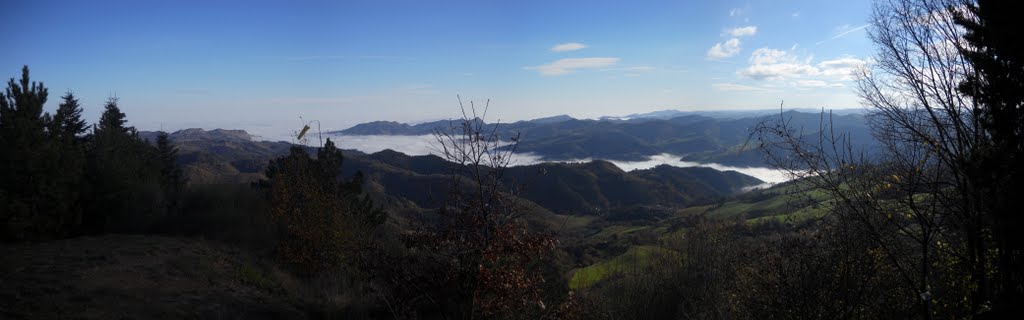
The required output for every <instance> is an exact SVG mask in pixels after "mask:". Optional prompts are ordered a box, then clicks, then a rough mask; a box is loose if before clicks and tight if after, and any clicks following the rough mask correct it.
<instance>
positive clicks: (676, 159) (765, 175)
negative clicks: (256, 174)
mask: <svg viewBox="0 0 1024 320" xmlns="http://www.w3.org/2000/svg"><path fill="white" fill-rule="evenodd" d="M332 138H333V140H335V141H336V142H335V143H337V144H338V146H339V147H340V148H341V149H354V150H359V151H362V152H366V153H375V152H380V151H384V150H387V149H391V150H395V151H398V152H401V153H404V154H407V155H414V156H422V155H428V154H438V152H437V145H438V143H437V139H435V138H434V136H432V135H422V136H391V135H365V136H341V135H339V136H332ZM681 158H682V157H681V156H677V155H672V154H667V153H665V154H659V155H654V156H651V157H650V158H649V159H647V160H643V161H619V160H605V161H608V162H611V163H614V164H615V165H616V166H618V167H619V168H621V169H622V170H625V171H630V170H638V169H649V168H653V167H656V166H658V165H662V164H667V165H670V166H675V167H707V168H712V169H715V170H721V171H730V170H731V171H737V172H740V173H743V174H746V175H750V176H752V177H755V178H758V179H761V180H763V181H765V182H767V183H769V184H773V183H780V182H785V181H789V180H790V179H791V177H790V176H789V175H788V174H787V173H786V172H784V171H782V170H778V169H772V168H762V167H733V166H727V165H722V164H717V163H701V162H692V161H683V160H681ZM592 160H596V159H593V158H584V159H567V160H559V161H549V160H543V159H542V157H541V156H539V155H536V154H531V153H518V154H516V155H515V156H514V159H513V163H512V165H516V166H525V165H532V164H537V163H543V162H589V161H592ZM602 160H604V159H602Z"/></svg>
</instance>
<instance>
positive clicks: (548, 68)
mask: <svg viewBox="0 0 1024 320" xmlns="http://www.w3.org/2000/svg"><path fill="white" fill-rule="evenodd" d="M618 62H619V58H607V57H602V58H570V59H560V60H557V61H555V62H552V63H548V64H545V65H540V66H534V67H524V69H527V70H537V71H539V72H540V74H541V75H545V76H559V75H564V74H570V73H573V72H575V71H576V70H579V69H600V68H607V67H610V66H612V65H615V64H616V63H618Z"/></svg>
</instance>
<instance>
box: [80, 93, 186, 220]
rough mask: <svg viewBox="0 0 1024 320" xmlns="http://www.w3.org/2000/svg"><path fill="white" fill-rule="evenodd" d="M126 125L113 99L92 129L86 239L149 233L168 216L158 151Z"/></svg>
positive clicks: (88, 172) (108, 102)
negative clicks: (96, 235) (89, 235)
mask: <svg viewBox="0 0 1024 320" xmlns="http://www.w3.org/2000/svg"><path fill="white" fill-rule="evenodd" d="M127 122H128V121H127V120H126V116H125V114H124V113H123V112H121V109H120V108H119V107H118V103H117V99H116V98H111V99H109V100H108V101H107V104H106V106H105V110H104V112H103V114H102V115H101V116H100V122H99V123H98V124H97V125H96V127H95V128H94V129H93V136H92V141H91V145H90V148H89V152H88V157H87V158H88V165H87V170H86V173H87V177H88V181H89V192H90V195H89V196H88V199H89V203H88V204H87V211H86V214H85V218H84V224H85V225H86V229H87V231H88V232H90V233H104V232H144V231H149V230H150V228H152V227H154V225H155V223H156V222H157V221H158V220H159V219H161V218H162V217H163V216H164V215H166V211H167V208H168V206H166V205H165V204H167V203H168V199H167V198H165V195H164V192H163V188H162V186H161V177H160V174H161V166H160V160H159V158H160V157H159V154H158V152H157V149H156V148H155V147H153V146H151V145H149V144H148V143H146V142H145V141H143V140H142V139H140V138H139V137H138V133H137V131H135V128H133V127H128V126H126V124H127Z"/></svg>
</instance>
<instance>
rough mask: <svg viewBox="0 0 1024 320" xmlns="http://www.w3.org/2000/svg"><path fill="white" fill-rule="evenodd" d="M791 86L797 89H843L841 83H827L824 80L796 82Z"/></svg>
mask: <svg viewBox="0 0 1024 320" xmlns="http://www.w3.org/2000/svg"><path fill="white" fill-rule="evenodd" d="M793 85H795V86H797V87H811V88H833V87H843V86H844V85H843V84H842V83H828V82H825V81H824V80H797V81H796V82H793Z"/></svg>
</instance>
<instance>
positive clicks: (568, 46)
mask: <svg viewBox="0 0 1024 320" xmlns="http://www.w3.org/2000/svg"><path fill="white" fill-rule="evenodd" d="M586 47H587V45H585V44H582V43H579V42H569V43H559V44H556V45H555V46H554V47H551V51H554V52H563V51H575V50H580V49H583V48H586Z"/></svg>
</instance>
